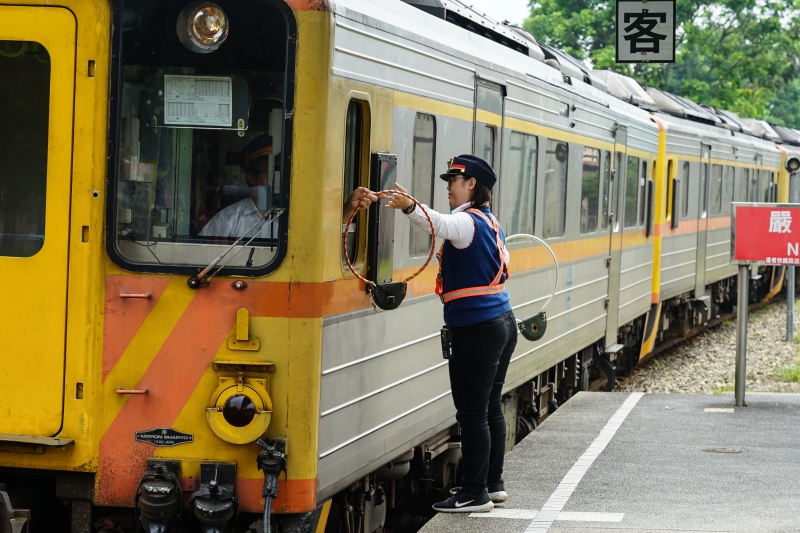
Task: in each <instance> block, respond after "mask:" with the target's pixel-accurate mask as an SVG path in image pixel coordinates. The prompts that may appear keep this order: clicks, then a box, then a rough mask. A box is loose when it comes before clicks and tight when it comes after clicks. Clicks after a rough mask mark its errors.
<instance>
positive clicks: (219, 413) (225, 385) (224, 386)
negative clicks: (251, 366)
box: [206, 375, 272, 444]
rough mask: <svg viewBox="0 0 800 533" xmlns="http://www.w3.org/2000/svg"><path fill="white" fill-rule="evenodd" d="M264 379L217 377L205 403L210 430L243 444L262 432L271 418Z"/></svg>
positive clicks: (234, 442)
mask: <svg viewBox="0 0 800 533" xmlns="http://www.w3.org/2000/svg"><path fill="white" fill-rule="evenodd" d="M266 384H267V382H266V380H265V379H261V378H247V377H244V376H241V375H240V376H239V377H238V378H236V377H221V378H220V380H219V387H217V390H215V391H214V394H212V395H211V400H210V402H209V404H208V407H206V419H207V420H208V425H209V426H211V429H212V431H214V433H215V434H216V435H217V436H218V437H219V438H221V439H222V440H224V441H225V442H230V443H232V444H247V443H249V442H254V441H256V440H257V439H258V438H259V437H261V436H262V435H264V434H265V433H266V432H267V428H269V423H270V421H271V420H272V399H271V398H270V397H269V394H268V393H267V389H266Z"/></svg>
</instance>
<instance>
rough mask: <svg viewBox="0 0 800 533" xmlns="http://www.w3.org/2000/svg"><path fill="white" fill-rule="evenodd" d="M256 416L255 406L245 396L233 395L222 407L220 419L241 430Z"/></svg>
mask: <svg viewBox="0 0 800 533" xmlns="http://www.w3.org/2000/svg"><path fill="white" fill-rule="evenodd" d="M255 416H256V404H255V403H253V400H251V399H250V397H249V396H247V395H246V394H235V395H233V396H231V397H230V398H228V401H226V402H225V405H224V406H223V407H222V417H223V418H225V421H226V422H227V423H228V424H230V425H232V426H233V427H237V428H243V427H245V426H246V425H248V424H249V423H250V422H252V421H253V418H255Z"/></svg>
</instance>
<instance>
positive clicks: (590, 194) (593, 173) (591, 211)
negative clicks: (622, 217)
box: [581, 147, 603, 233]
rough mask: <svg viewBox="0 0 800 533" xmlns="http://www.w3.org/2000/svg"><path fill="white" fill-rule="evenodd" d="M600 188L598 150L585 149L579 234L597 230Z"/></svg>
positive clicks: (601, 182) (601, 183) (601, 185)
mask: <svg viewBox="0 0 800 533" xmlns="http://www.w3.org/2000/svg"><path fill="white" fill-rule="evenodd" d="M602 188H603V180H601V179H600V150H598V149H596V148H588V147H585V148H584V149H583V172H582V175H581V233H593V232H595V231H596V230H597V213H598V204H599V203H600V196H601V191H602Z"/></svg>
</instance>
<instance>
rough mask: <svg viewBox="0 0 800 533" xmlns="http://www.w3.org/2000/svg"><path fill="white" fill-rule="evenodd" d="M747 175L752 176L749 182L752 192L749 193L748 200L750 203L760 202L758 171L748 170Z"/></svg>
mask: <svg viewBox="0 0 800 533" xmlns="http://www.w3.org/2000/svg"><path fill="white" fill-rule="evenodd" d="M747 173H748V174H749V176H750V179H749V180H748V183H749V184H750V190H749V191H748V193H747V199H748V201H750V202H758V177H759V176H758V170H756V169H750V168H749V169H747Z"/></svg>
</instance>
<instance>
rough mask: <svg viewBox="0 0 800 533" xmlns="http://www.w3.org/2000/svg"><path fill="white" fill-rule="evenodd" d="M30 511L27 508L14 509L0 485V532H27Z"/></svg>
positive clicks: (2, 486) (3, 487)
mask: <svg viewBox="0 0 800 533" xmlns="http://www.w3.org/2000/svg"><path fill="white" fill-rule="evenodd" d="M30 521H31V512H30V511H29V510H28V509H14V508H13V507H11V500H10V499H9V498H8V493H7V492H6V491H5V486H4V485H0V533H28V526H29V525H30Z"/></svg>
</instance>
